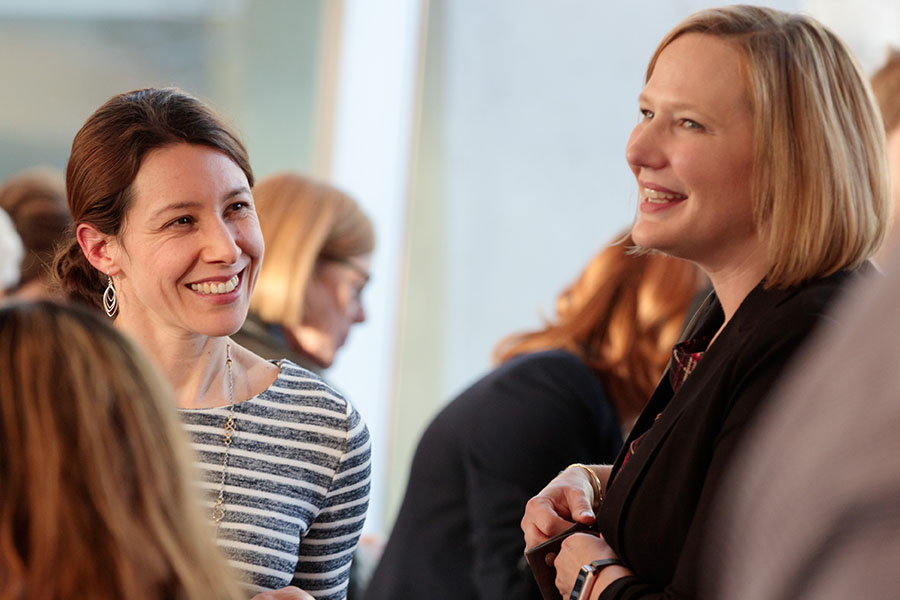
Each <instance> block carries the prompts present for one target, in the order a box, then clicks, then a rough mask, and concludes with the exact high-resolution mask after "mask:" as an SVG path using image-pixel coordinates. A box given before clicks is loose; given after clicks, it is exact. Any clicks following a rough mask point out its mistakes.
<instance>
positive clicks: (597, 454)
mask: <svg viewBox="0 0 900 600" xmlns="http://www.w3.org/2000/svg"><path fill="white" fill-rule="evenodd" d="M620 431H621V430H620V427H619V422H618V420H617V419H616V415H615V413H614V412H613V409H612V406H611V405H610V403H609V402H608V400H607V399H606V394H605V392H604V390H603V386H602V385H601V383H600V380H599V379H598V377H597V375H596V374H595V373H594V372H593V371H592V370H591V369H590V368H588V366H587V365H585V364H584V363H583V362H582V361H581V360H579V359H578V358H576V357H575V356H574V355H572V354H569V353H568V352H563V351H549V352H538V353H535V354H526V355H523V356H519V357H516V358H514V359H512V360H510V361H509V362H506V363H504V364H503V365H501V366H500V367H498V368H497V369H495V370H493V371H491V372H490V373H488V374H487V375H486V376H485V377H483V378H482V379H480V380H479V381H477V382H476V383H475V384H473V385H472V386H471V387H470V388H469V389H467V390H466V391H465V392H463V393H462V394H460V395H459V396H458V397H457V398H456V399H455V400H453V401H452V402H450V403H449V404H448V405H447V406H446V407H445V408H444V410H442V411H441V412H440V414H439V415H438V416H437V417H436V418H435V419H434V420H433V421H432V423H431V424H430V425H429V427H428V429H427V430H426V431H425V433H424V435H423V436H422V439H421V441H420V442H419V446H418V448H417V449H416V454H415V457H414V458H413V463H412V470H411V472H410V476H409V484H408V486H407V488H406V496H405V498H404V500H403V505H402V506H401V508H400V513H399V515H398V517H397V521H396V523H395V524H394V528H393V531H392V533H391V536H390V539H389V540H388V543H387V547H386V548H385V551H384V554H383V555H382V558H381V562H380V563H379V564H378V567H377V569H376V570H375V573H374V575H373V577H372V580H371V582H370V584H369V588H368V591H367V593H366V595H365V598H366V600H412V599H416V598H428V599H429V600H445V599H446V600H474V599H483V600H497V599H501V598H502V599H503V600H540V598H541V595H540V591H539V590H538V588H537V585H536V584H535V582H534V578H533V577H532V575H531V571H530V570H528V567H527V565H525V564H524V560H523V551H524V550H525V541H524V539H523V538H522V529H521V528H520V527H519V523H520V521H521V520H522V514H523V513H524V512H525V503H526V502H527V501H528V499H529V498H531V497H532V496H534V495H535V494H537V493H538V492H539V491H540V490H541V488H542V487H544V486H545V485H546V484H547V482H548V481H550V480H551V479H552V478H553V477H554V476H555V475H556V474H557V473H558V472H559V471H560V470H561V469H563V468H565V467H566V466H568V465H569V464H570V463H573V462H602V461H604V460H605V461H606V462H610V461H612V460H614V459H615V456H616V454H617V453H618V451H619V448H620V447H621V445H622V435H621V433H620Z"/></svg>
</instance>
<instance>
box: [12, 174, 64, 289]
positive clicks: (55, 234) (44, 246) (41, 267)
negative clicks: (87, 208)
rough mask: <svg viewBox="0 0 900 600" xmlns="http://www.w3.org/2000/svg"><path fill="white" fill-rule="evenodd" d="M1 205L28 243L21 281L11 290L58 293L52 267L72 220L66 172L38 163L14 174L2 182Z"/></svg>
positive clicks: (24, 242)
mask: <svg viewBox="0 0 900 600" xmlns="http://www.w3.org/2000/svg"><path fill="white" fill-rule="evenodd" d="M0 208H2V209H3V210H5V211H6V212H8V213H9V216H10V217H11V218H12V220H13V223H15V225H16V230H17V231H18V232H19V236H20V237H21V238H22V244H23V245H24V246H25V259H24V260H23V261H22V267H21V276H20V277H19V283H18V285H17V286H16V287H15V288H14V289H11V290H9V294H10V295H12V296H15V297H16V298H21V299H31V300H36V299H39V298H50V297H52V296H54V295H55V294H56V293H57V292H56V291H55V290H53V273H52V270H51V268H50V267H51V264H52V263H53V255H54V253H55V252H56V246H57V244H59V243H60V241H62V240H63V238H64V237H65V234H66V232H67V230H68V228H69V226H70V225H71V224H72V217H71V215H69V207H68V206H67V204H66V182H65V180H64V178H63V175H62V173H60V172H59V171H58V170H56V169H53V168H50V167H38V168H35V169H29V170H27V171H22V172H21V173H18V174H16V175H14V176H12V177H10V178H9V179H7V180H6V181H4V182H3V183H2V184H0Z"/></svg>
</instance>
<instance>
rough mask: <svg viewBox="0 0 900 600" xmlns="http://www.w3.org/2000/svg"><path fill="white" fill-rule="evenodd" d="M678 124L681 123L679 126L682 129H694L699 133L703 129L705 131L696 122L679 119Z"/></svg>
mask: <svg viewBox="0 0 900 600" xmlns="http://www.w3.org/2000/svg"><path fill="white" fill-rule="evenodd" d="M680 123H681V126H682V127H684V128H685V129H696V130H700V131H702V130H703V129H706V128H705V127H704V126H703V125H701V124H700V123H698V122H697V121H694V120H693V119H681V122H680Z"/></svg>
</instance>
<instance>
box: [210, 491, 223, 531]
mask: <svg viewBox="0 0 900 600" xmlns="http://www.w3.org/2000/svg"><path fill="white" fill-rule="evenodd" d="M224 502H225V498H223V497H222V496H221V495H220V496H219V497H218V498H217V499H216V505H215V506H213V511H212V514H213V521H215V523H216V525H218V524H219V523H221V522H222V519H224V518H225V507H224V506H222V505H223V504H224Z"/></svg>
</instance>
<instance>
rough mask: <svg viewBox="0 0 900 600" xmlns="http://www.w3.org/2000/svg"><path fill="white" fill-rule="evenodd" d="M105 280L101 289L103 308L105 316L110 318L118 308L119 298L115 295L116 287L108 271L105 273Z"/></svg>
mask: <svg viewBox="0 0 900 600" xmlns="http://www.w3.org/2000/svg"><path fill="white" fill-rule="evenodd" d="M106 280H107V282H108V283H107V284H106V289H105V290H104V291H103V308H104V310H106V316H107V317H109V318H110V319H112V318H113V317H115V316H116V310H117V309H118V308H119V299H118V298H117V297H116V288H115V286H114V285H113V282H112V277H110V276H109V273H107V274H106Z"/></svg>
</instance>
